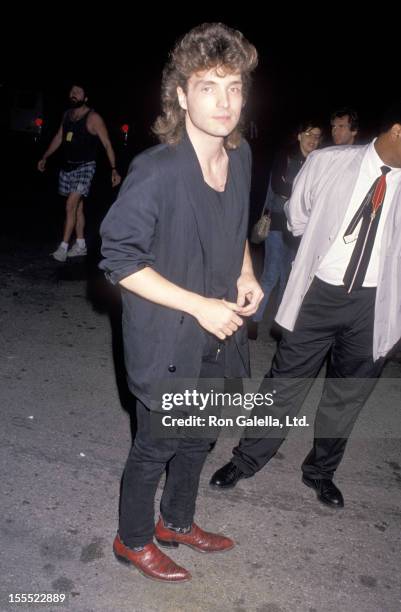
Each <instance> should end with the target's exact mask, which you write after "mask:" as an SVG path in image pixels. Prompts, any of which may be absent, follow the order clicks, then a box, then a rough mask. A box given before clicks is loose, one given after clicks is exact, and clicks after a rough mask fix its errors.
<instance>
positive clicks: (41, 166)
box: [38, 159, 46, 172]
mask: <svg viewBox="0 0 401 612" xmlns="http://www.w3.org/2000/svg"><path fill="white" fill-rule="evenodd" d="M45 168H46V160H45V159H40V160H39V161H38V170H39V172H44V171H45Z"/></svg>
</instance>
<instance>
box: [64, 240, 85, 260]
mask: <svg viewBox="0 0 401 612" xmlns="http://www.w3.org/2000/svg"><path fill="white" fill-rule="evenodd" d="M84 255H86V246H84V247H80V246H78V244H77V243H75V244H74V245H73V246H72V247H71V248H70V250H69V251H68V253H67V257H83V256H84Z"/></svg>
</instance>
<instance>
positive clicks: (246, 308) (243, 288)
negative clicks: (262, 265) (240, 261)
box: [237, 272, 264, 317]
mask: <svg viewBox="0 0 401 612" xmlns="http://www.w3.org/2000/svg"><path fill="white" fill-rule="evenodd" d="M237 289H238V297H237V312H239V313H240V314H241V316H243V317H250V316H252V315H253V314H255V312H256V311H257V309H258V306H259V304H260V302H261V301H262V299H263V295H264V294H263V291H262V288H261V286H260V285H259V283H258V281H257V280H256V278H255V276H254V275H253V274H252V273H250V272H246V273H242V274H241V276H240V277H239V279H238V280H237ZM246 301H248V304H246Z"/></svg>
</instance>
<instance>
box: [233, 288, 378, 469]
mask: <svg viewBox="0 0 401 612" xmlns="http://www.w3.org/2000/svg"><path fill="white" fill-rule="evenodd" d="M375 293H376V290H375V288H370V287H369V288H365V287H363V288H361V289H358V290H355V291H352V292H351V293H350V294H347V292H346V289H345V288H344V287H343V286H334V285H329V284H327V283H325V282H323V281H321V280H320V279H318V278H317V277H315V279H314V280H313V283H312V285H311V287H310V289H309V291H308V293H307V295H306V296H305V299H304V302H303V304H302V307H301V310H300V313H299V316H298V319H297V321H296V325H295V328H294V330H293V331H292V332H290V331H287V330H284V332H283V336H282V339H281V341H280V343H279V346H278V349H277V352H276V355H275V357H274V359H273V363H272V367H271V370H270V371H269V373H268V374H267V375H266V378H265V379H264V380H263V383H262V388H261V392H263V393H266V392H271V391H272V389H275V390H276V394H275V402H274V406H273V407H272V408H269V412H268V414H271V415H272V416H273V417H276V418H279V419H281V420H282V421H283V420H284V421H285V417H286V415H288V416H289V417H290V419H292V417H294V416H296V415H297V414H298V412H299V410H300V409H301V407H302V404H303V402H304V400H305V397H306V395H307V394H308V391H309V389H310V387H311V385H312V384H313V381H314V379H315V377H316V376H317V374H318V372H319V370H320V368H321V366H322V364H323V362H324V360H325V358H326V357H327V355H328V354H329V353H330V354H329V361H328V368H327V374H326V380H325V384H324V388H323V392H322V396H321V399H320V402H319V406H318V409H317V413H316V418H315V436H314V442H313V448H312V450H311V451H310V453H309V454H308V456H307V457H306V459H305V461H304V463H303V465H302V470H303V472H304V474H305V476H307V477H309V478H317V479H319V478H329V479H331V478H332V477H333V475H334V472H335V470H336V469H337V467H338V465H339V463H340V461H341V459H342V457H343V454H344V450H345V446H346V443H347V440H348V437H349V435H350V434H351V431H352V428H353V425H354V423H355V421H356V419H357V417H358V414H359V412H360V410H361V409H362V407H363V405H364V404H365V402H366V400H367V399H368V397H369V395H370V393H371V392H372V390H373V389H374V386H375V384H376V382H377V378H378V377H379V376H380V373H381V371H382V369H383V365H384V359H379V360H377V361H375V362H374V361H373V356H372V347H373V320H374V304H375ZM253 414H257V415H258V416H265V414H266V411H265V412H262V411H261V409H254V411H253ZM288 430H289V428H285V427H284V428H283V429H281V430H280V434H279V435H278V433H277V429H275V430H273V428H264V430H263V432H262V431H261V430H260V431H261V436H260V437H249V436H248V437H247V432H246V431H245V433H244V436H243V437H242V438H241V441H240V443H239V445H238V446H237V447H236V448H234V449H233V459H232V461H233V463H235V464H236V465H237V466H238V467H239V468H240V469H241V470H242V471H243V472H245V473H246V474H248V475H253V474H254V473H255V472H257V471H258V470H260V469H261V468H262V467H263V466H264V465H265V464H266V463H267V462H268V461H269V459H271V457H272V456H273V455H274V454H275V453H276V452H277V450H278V448H279V447H280V445H281V444H282V442H283V440H284V439H285V436H286V434H287V433H288Z"/></svg>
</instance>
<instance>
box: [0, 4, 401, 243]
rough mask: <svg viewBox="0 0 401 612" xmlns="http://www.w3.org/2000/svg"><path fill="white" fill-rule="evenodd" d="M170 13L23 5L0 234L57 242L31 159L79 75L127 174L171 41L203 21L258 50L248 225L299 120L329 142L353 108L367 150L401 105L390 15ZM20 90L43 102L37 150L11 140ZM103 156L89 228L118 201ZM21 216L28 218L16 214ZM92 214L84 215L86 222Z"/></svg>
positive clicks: (12, 57) (8, 60)
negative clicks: (384, 119) (316, 126)
mask: <svg viewBox="0 0 401 612" xmlns="http://www.w3.org/2000/svg"><path fill="white" fill-rule="evenodd" d="M167 8H168V10H165V12H164V13H163V14H161V13H160V11H159V8H158V7H157V6H156V5H155V6H154V10H152V9H153V7H152V8H151V9H150V10H149V9H148V13H147V15H143V14H141V15H139V10H138V9H137V8H136V7H135V6H128V5H124V7H122V6H119V5H118V4H114V5H108V6H107V7H106V9H103V11H102V10H101V9H99V7H96V9H92V10H91V9H89V10H88V9H86V12H85V14H84V11H83V8H82V7H81V6H79V5H75V4H71V5H60V7H59V9H57V15H55V14H54V13H53V14H52V15H49V14H48V13H47V12H46V10H45V9H42V10H38V9H35V8H34V9H31V14H29V15H27V13H26V9H23V10H21V11H20V13H22V14H19V15H18V16H17V15H14V17H13V19H12V20H10V23H12V28H11V36H10V37H9V39H8V41H7V42H5V41H3V54H2V57H3V68H2V75H1V104H2V113H1V117H2V120H1V123H2V125H1V127H2V133H3V135H4V137H5V140H4V142H6V143H7V148H8V156H7V157H8V163H9V166H8V165H7V172H8V177H9V179H10V178H11V180H8V181H7V184H8V186H9V194H8V197H7V200H6V202H5V206H6V208H7V209H10V223H8V224H7V227H6V228H4V227H3V232H2V233H3V234H4V233H7V232H12V231H13V227H14V229H17V230H18V233H19V234H21V235H25V234H29V235H31V234H32V222H34V223H35V225H36V230H35V231H38V232H39V233H41V234H42V235H43V237H45V236H44V234H46V238H48V239H50V240H53V239H54V240H55V239H56V236H58V233H59V230H60V225H59V224H60V223H61V222H62V216H63V211H62V207H58V213H57V215H58V217H57V215H56V213H55V209H54V208H53V207H52V209H51V211H52V213H51V215H50V217H51V218H48V221H49V222H50V223H46V225H47V228H44V226H43V223H37V219H36V218H35V217H36V215H33V214H30V213H31V212H32V210H31V208H30V207H31V202H32V201H36V202H37V205H38V206H41V207H42V209H43V210H42V211H41V214H44V215H47V213H46V211H45V203H46V202H50V201H52V202H54V200H55V199H57V197H58V196H57V195H56V190H57V170H58V168H57V154H56V155H54V156H53V158H51V160H50V162H49V164H48V168H49V169H48V171H47V172H46V173H45V176H41V175H39V173H38V172H37V171H36V162H37V160H38V159H39V158H40V156H41V154H42V152H43V151H44V150H45V148H46V146H47V144H48V143H49V141H50V139H51V137H52V136H53V135H54V133H55V131H56V129H57V128H58V126H59V123H60V118H61V115H62V113H63V111H64V110H65V108H66V96H67V93H68V89H69V87H70V85H71V82H72V81H73V80H74V79H75V80H77V79H78V80H82V81H84V82H85V83H87V84H88V86H89V88H90V93H91V100H90V102H91V104H92V106H93V107H94V108H95V109H96V110H97V111H98V112H99V113H100V114H101V115H102V116H103V117H104V119H105V120H106V123H107V126H108V129H109V132H110V135H111V138H112V141H113V145H114V147H115V150H116V154H117V159H118V166H119V168H120V170H121V172H122V174H124V173H125V171H126V169H127V166H128V163H129V161H130V159H131V158H132V157H133V155H135V154H136V153H137V152H138V151H140V150H141V149H143V148H144V147H147V146H150V145H152V144H154V142H155V141H154V139H153V137H152V136H151V133H150V126H151V124H152V122H153V120H154V119H155V117H156V115H157V114H158V111H159V90H160V78H161V72H162V68H163V65H164V63H165V61H166V58H167V54H168V51H169V50H170V49H171V47H172V46H173V45H174V42H175V40H176V39H177V37H179V36H180V35H181V34H182V33H184V32H186V31H188V30H189V29H190V28H191V27H193V26H195V25H197V24H199V23H201V22H204V21H209V22H210V21H223V22H224V23H227V24H228V25H230V26H232V27H234V28H238V29H240V30H241V31H242V32H243V33H244V35H245V36H246V37H247V38H248V39H249V40H250V41H251V42H252V43H253V44H254V45H255V46H256V48H257V49H258V52H259V66H258V68H257V71H256V74H255V77H254V88H253V91H252V94H251V99H250V103H249V105H248V107H247V116H248V118H249V119H252V120H253V121H254V122H255V123H256V125H257V129H258V137H257V138H254V139H251V140H250V143H251V146H252V150H253V154H254V184H253V188H252V213H251V220H252V219H253V218H254V217H255V216H256V215H257V214H258V211H259V209H260V207H261V206H262V204H263V199H264V195H265V191H266V188H267V180H268V173H269V168H270V163H271V159H272V155H273V153H274V150H275V149H276V148H277V146H278V145H279V144H280V141H282V140H283V139H284V138H285V137H286V136H287V135H288V134H289V133H291V131H292V129H293V128H294V127H295V126H296V124H297V122H298V121H299V120H300V119H303V118H306V117H310V116H314V117H319V118H321V119H322V121H323V122H324V124H325V125H326V127H327V129H326V134H325V136H326V143H329V142H330V140H329V136H330V134H329V117H330V113H331V111H332V110H333V109H336V108H338V107H341V106H344V105H348V106H352V107H354V108H355V109H356V110H357V111H358V113H359V115H360V124H361V129H360V139H359V141H360V142H361V143H364V142H366V141H368V140H369V139H370V138H371V137H372V136H374V135H375V134H376V132H377V127H378V121H379V118H380V114H381V112H382V110H383V108H385V107H386V106H387V105H388V104H390V103H393V102H394V101H396V100H398V99H400V100H401V95H400V76H399V74H400V73H399V69H398V63H399V61H398V58H399V53H398V40H399V35H398V30H397V27H396V24H395V23H394V24H391V20H390V18H389V17H386V19H387V22H383V21H382V20H381V19H380V17H379V15H378V14H376V13H375V14H374V15H373V14H372V15H367V16H366V15H362V14H360V12H357V11H355V12H354V10H353V9H352V7H351V6H347V7H345V6H343V5H342V6H341V7H331V8H330V14H328V15H327V17H323V16H322V8H319V9H318V8H313V7H312V5H309V6H308V7H305V9H304V10H303V11H299V10H298V11H295V10H294V9H293V8H292V7H291V6H289V5H288V6H285V7H284V6H283V7H281V8H280V7H278V8H277V7H276V9H275V11H274V12H272V8H271V7H270V6H269V5H265V6H264V7H263V11H262V9H257V8H256V5H255V4H253V3H252V4H249V6H248V5H246V4H243V6H242V9H241V11H240V10H238V9H236V10H233V9H232V8H227V9H226V10H221V11H216V10H208V9H207V8H206V7H205V8H204V9H203V10H200V9H199V8H198V9H196V10H195V11H193V10H192V9H190V7H189V5H186V6H185V7H184V8H181V7H179V6H178V5H175V4H171V5H170V6H169V7H167ZM142 9H143V7H142ZM366 12H367V11H366V10H365V11H364V13H366ZM16 88H17V89H18V88H29V89H33V90H39V91H42V92H43V95H44V126H43V131H42V136H41V139H40V141H39V142H36V143H34V144H32V142H28V141H27V139H21V138H16V137H15V136H16V135H15V134H11V133H10V131H9V129H8V124H9V119H8V114H9V106H10V99H11V92H12V91H13V90H15V89H16ZM123 123H127V124H129V126H130V132H129V139H128V143H127V145H126V146H124V145H123V139H122V134H121V131H120V127H121V125H122V124H123ZM100 158H101V159H100V160H99V161H100V163H99V167H98V172H97V176H96V180H95V183H94V185H93V190H92V196H91V197H92V200H95V201H96V211H97V212H96V215H95V217H96V218H93V219H92V221H93V223H94V224H95V225H96V224H97V223H98V222H99V221H100V218H101V216H102V215H103V214H104V212H105V211H106V210H107V208H108V207H109V206H110V203H111V202H112V201H113V199H114V197H115V193H113V192H112V190H111V189H110V188H109V186H108V179H109V175H108V164H107V163H106V160H105V155H104V154H103V153H102V155H101V156H100ZM105 175H107V183H106V182H105V179H106V177H105ZM100 193H101V194H102V195H101V197H100V199H99V194H100ZM27 199H28V200H29V203H28V201H27ZM10 203H11V204H10ZM88 204H89V202H88ZM52 206H53V205H52ZM23 209H24V210H25V209H26V210H25V213H26V214H23V215H22V216H21V214H20V213H21V211H22V210H23ZM29 211H30V212H29ZM89 212H90V211H89V207H88V215H89V217H90V214H89ZM52 215H53V216H52ZM56 217H57V218H56ZM16 220H17V223H15V221H16ZM24 225H26V228H25V229H26V230H27V231H25V232H24ZM55 225H57V229H55V228H54V226H55ZM53 229H54V231H53Z"/></svg>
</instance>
